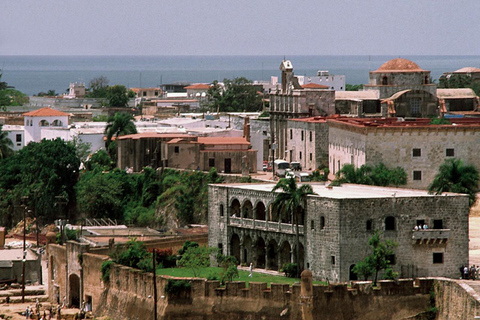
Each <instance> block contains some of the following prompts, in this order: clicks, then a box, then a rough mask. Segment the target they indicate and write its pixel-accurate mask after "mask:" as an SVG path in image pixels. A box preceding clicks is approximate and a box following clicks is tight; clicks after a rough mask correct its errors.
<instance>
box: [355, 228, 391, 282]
mask: <svg viewBox="0 0 480 320" xmlns="http://www.w3.org/2000/svg"><path fill="white" fill-rule="evenodd" d="M382 235H383V234H382V233H381V232H380V231H378V230H375V232H374V233H373V235H372V236H371V237H370V239H369V240H368V245H369V246H371V247H372V254H371V255H369V256H367V257H365V259H363V260H362V261H361V262H359V263H357V264H356V265H355V267H354V268H353V272H355V273H357V274H362V275H363V276H364V277H366V278H368V277H369V276H370V275H371V274H372V273H373V274H374V275H375V277H374V280H373V285H374V286H376V285H377V278H378V273H379V272H380V271H382V270H386V269H387V268H389V267H390V265H391V261H390V260H389V257H391V256H392V255H393V254H394V251H393V249H394V248H395V247H396V246H397V244H396V243H395V242H394V241H392V240H382V238H381V237H382Z"/></svg>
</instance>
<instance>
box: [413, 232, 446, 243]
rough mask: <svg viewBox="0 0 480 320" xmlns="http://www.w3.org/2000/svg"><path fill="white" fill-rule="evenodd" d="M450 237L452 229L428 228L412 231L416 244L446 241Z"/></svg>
mask: <svg viewBox="0 0 480 320" xmlns="http://www.w3.org/2000/svg"><path fill="white" fill-rule="evenodd" d="M448 238H450V229H427V230H418V231H415V230H414V231H412V240H413V243H414V244H434V243H437V244H439V243H446V242H447V240H448Z"/></svg>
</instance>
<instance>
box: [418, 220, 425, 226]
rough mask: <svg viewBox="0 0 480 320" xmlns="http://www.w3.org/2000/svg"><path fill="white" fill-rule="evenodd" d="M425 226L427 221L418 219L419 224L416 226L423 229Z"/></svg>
mask: <svg viewBox="0 0 480 320" xmlns="http://www.w3.org/2000/svg"><path fill="white" fill-rule="evenodd" d="M424 224H425V220H423V219H417V224H416V226H422V227H423V225H424Z"/></svg>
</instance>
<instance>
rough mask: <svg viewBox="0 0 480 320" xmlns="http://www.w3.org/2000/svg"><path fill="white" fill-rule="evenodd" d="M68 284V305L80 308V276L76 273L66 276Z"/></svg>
mask: <svg viewBox="0 0 480 320" xmlns="http://www.w3.org/2000/svg"><path fill="white" fill-rule="evenodd" d="M68 286H69V288H68V289H69V291H68V292H69V296H68V301H69V307H71V308H80V277H79V276H78V275H76V274H74V273H73V274H71V275H70V276H69V277H68Z"/></svg>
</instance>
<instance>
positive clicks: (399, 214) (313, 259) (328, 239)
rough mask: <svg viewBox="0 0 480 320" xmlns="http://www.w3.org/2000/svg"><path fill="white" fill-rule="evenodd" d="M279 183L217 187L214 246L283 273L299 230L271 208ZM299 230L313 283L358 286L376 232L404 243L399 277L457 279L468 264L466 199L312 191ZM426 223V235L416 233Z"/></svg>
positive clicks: (213, 189) (212, 195) (212, 209)
mask: <svg viewBox="0 0 480 320" xmlns="http://www.w3.org/2000/svg"><path fill="white" fill-rule="evenodd" d="M273 186H274V185H273V184H264V185H211V186H210V187H209V220H208V221H209V246H212V247H218V248H220V249H221V250H222V251H223V253H224V254H229V255H233V256H235V257H236V258H237V259H238V260H239V262H241V263H247V264H248V263H250V262H252V263H253V264H254V265H255V267H257V268H266V269H274V270H279V269H280V268H281V266H282V265H283V264H284V263H288V262H293V261H294V260H295V259H294V257H295V256H296V251H297V247H296V241H295V226H294V224H293V223H292V221H291V220H292V219H288V218H287V219H285V218H284V219H283V220H282V219H281V217H279V216H278V214H276V212H275V208H272V202H273V200H274V198H275V193H272V192H271V189H272V188H273ZM312 186H313V188H314V192H315V193H316V194H315V195H311V196H308V198H307V202H306V207H305V210H304V212H303V216H302V218H301V219H300V221H301V223H300V226H299V235H300V237H299V238H300V244H299V246H298V250H299V254H300V265H301V266H302V267H303V268H306V269H310V270H311V271H312V273H313V275H314V277H315V278H317V279H321V280H329V281H348V280H356V275H355V274H353V273H352V272H351V269H352V268H353V266H354V265H355V264H356V263H358V262H359V261H360V260H362V259H363V258H364V257H365V256H367V255H368V254H370V251H371V249H370V248H369V246H368V245H367V242H368V239H369V238H370V237H371V235H372V233H373V232H374V230H375V229H378V230H381V231H382V232H383V233H384V237H385V238H386V239H391V240H394V241H396V242H397V243H398V247H397V248H396V250H395V256H394V257H392V260H393V262H394V264H393V269H394V270H395V271H398V272H399V273H400V277H421V276H445V277H457V276H458V269H459V267H460V266H461V265H462V264H465V263H468V208H469V207H468V197H467V196H465V195H455V194H448V196H436V195H429V194H427V193H426V192H424V191H418V190H415V191H414V190H406V189H394V188H378V187H366V186H356V185H343V186H342V187H325V186H324V185H320V184H312ZM420 223H424V224H427V225H428V226H430V229H428V230H422V231H413V227H414V226H415V225H418V224H420Z"/></svg>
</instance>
